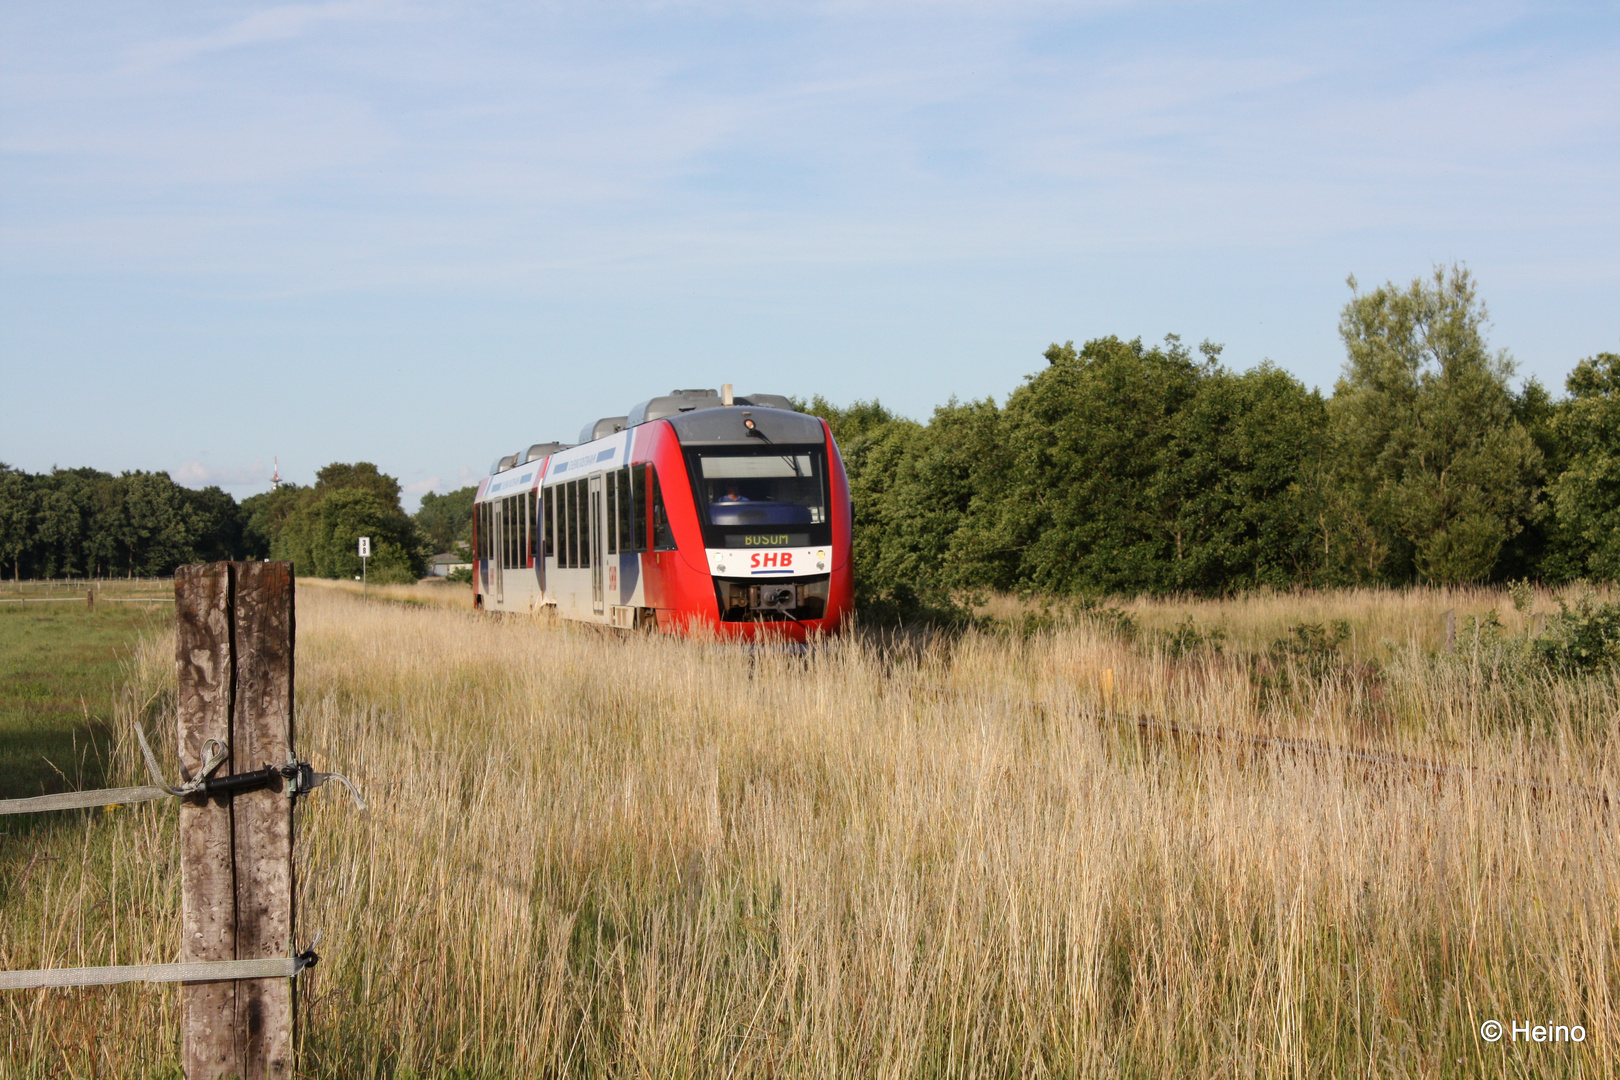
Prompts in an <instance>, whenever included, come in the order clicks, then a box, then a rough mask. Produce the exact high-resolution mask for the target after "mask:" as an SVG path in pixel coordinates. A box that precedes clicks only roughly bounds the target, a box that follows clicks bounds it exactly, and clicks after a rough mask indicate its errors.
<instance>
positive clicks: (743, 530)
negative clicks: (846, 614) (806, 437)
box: [691, 446, 832, 548]
mask: <svg viewBox="0 0 1620 1080" xmlns="http://www.w3.org/2000/svg"><path fill="white" fill-rule="evenodd" d="M691 465H692V483H693V486H694V488H695V489H696V491H695V494H696V495H697V503H698V513H699V514H700V515H702V517H703V532H704V537H705V541H706V542H707V544H708V546H710V547H773V548H783V547H811V546H813V545H817V544H826V543H829V542H830V541H831V539H832V529H831V526H830V525H829V524H828V518H827V453H826V450H825V449H824V448H822V447H819V446H818V447H802V446H775V447H769V448H764V447H762V448H761V449H760V450H754V449H753V448H749V449H748V450H746V451H739V450H731V449H727V450H705V451H696V452H693V454H692V456H691Z"/></svg>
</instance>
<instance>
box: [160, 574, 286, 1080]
mask: <svg viewBox="0 0 1620 1080" xmlns="http://www.w3.org/2000/svg"><path fill="white" fill-rule="evenodd" d="M174 592H175V622H176V644H175V649H176V668H177V672H178V676H179V695H178V702H177V704H178V709H179V736H180V740H179V748H180V761H181V766H182V769H183V770H186V771H185V775H186V776H188V777H189V776H190V775H191V771H192V770H195V769H196V768H198V766H199V765H200V763H201V762H202V760H203V758H204V756H205V755H204V752H203V744H204V742H206V741H207V740H208V739H217V740H219V741H220V742H221V743H223V744H224V745H225V746H226V747H228V748H229V751H230V754H229V756H228V757H227V758H226V760H225V763H224V764H223V765H221V766H220V767H219V770H218V771H217V772H216V773H215V775H216V776H228V775H231V774H232V773H237V772H253V771H256V770H258V769H262V768H263V767H264V766H265V765H271V764H280V763H282V762H285V761H287V760H288V758H289V757H290V756H291V755H290V750H291V747H292V739H293V693H292V692H293V641H294V620H293V574H292V565H291V564H290V563H284V562H283V563H252V562H240V563H210V564H207V565H200V566H183V567H181V568H180V569H178V570H176V571H175V577H174ZM180 844H181V863H180V891H181V925H182V942H181V949H180V959H181V960H182V961H189V960H257V959H266V958H271V957H281V956H289V955H291V952H292V943H293V935H294V930H295V927H294V922H293V876H292V800H291V799H289V798H287V796H286V794H285V793H284V792H283V791H282V790H281V789H280V787H279V785H278V787H276V788H273V789H261V790H258V791H247V792H241V793H238V794H236V795H234V796H231V795H226V796H216V797H212V798H208V799H206V800H204V799H185V800H182V801H181V804H180ZM180 1023H181V1030H182V1039H181V1041H182V1046H183V1048H182V1055H183V1058H184V1064H185V1074H186V1077H187V1080H217V1078H223V1077H233V1076H239V1077H241V1078H243V1080H261V1078H282V1077H287V1076H290V1075H291V1072H292V1051H293V996H292V982H291V981H290V980H288V979H243V980H236V981H222V982H206V983H187V984H184V985H183V986H182V987H181V991H180Z"/></svg>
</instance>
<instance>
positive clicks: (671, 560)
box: [473, 386, 854, 641]
mask: <svg viewBox="0 0 1620 1080" xmlns="http://www.w3.org/2000/svg"><path fill="white" fill-rule="evenodd" d="M850 528H851V514H850V502H849V483H848V480H847V479H846V478H845V476H844V463H843V460H842V459H841V458H840V457H839V455H838V447H837V446H836V445H835V444H834V442H833V437H832V431H831V430H830V429H829V428H828V427H827V422H826V421H825V420H821V419H819V418H817V417H814V416H807V415H805V414H804V413H800V412H796V411H794V409H793V406H792V403H791V402H789V401H788V399H787V398H784V397H779V396H777V395H775V394H754V395H751V396H748V397H735V396H733V395H732V393H731V387H729V386H727V387H724V388H723V391H722V392H721V393H719V394H716V393H715V392H714V391H713V390H677V391H674V392H673V393H671V394H669V395H667V396H665V397H657V398H653V399H651V400H650V401H644V402H642V403H641V404H639V405H637V406H636V407H635V408H634V409H632V410H630V413H629V415H628V416H610V417H606V418H604V419H601V420H598V421H596V423H594V424H592V425H589V426H587V427H586V429H585V430H584V431H582V432H581V433H580V441H579V444H578V445H576V446H564V445H562V444H560V443H541V444H538V445H536V446H531V447H530V448H529V449H528V451H527V452H526V453H520V454H513V455H511V456H510V457H504V458H501V459H500V460H499V461H497V462H496V463H495V465H494V466H493V467H492V468H491V469H490V476H489V478H488V479H486V480H484V481H483V482H482V483H481V484H479V486H478V497H477V500H476V502H475V505H474V507H473V550H474V557H475V563H474V571H473V588H474V590H475V603H476V604H477V606H478V607H480V608H482V609H484V610H487V611H520V612H537V611H542V610H547V609H549V610H551V611H553V612H555V613H556V614H557V615H559V616H561V617H562V618H565V619H577V620H579V621H581V622H592V623H600V624H602V625H607V626H616V627H622V628H625V629H632V628H640V627H648V628H651V627H656V628H658V629H661V630H664V631H667V632H677V633H689V632H692V631H697V632H706V633H712V634H715V635H716V636H719V637H729V638H743V639H753V638H756V637H759V636H762V635H765V634H768V635H771V636H774V637H777V638H786V639H788V640H794V641H803V640H804V639H805V638H806V637H808V636H811V635H813V634H816V633H818V632H833V631H836V630H838V629H839V628H840V627H841V626H842V625H843V623H844V621H845V619H846V618H847V617H848V616H849V614H850V612H851V610H852V607H853V594H854V573H853V567H852V566H851V563H850Z"/></svg>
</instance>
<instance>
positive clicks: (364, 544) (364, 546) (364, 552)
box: [360, 536, 371, 590]
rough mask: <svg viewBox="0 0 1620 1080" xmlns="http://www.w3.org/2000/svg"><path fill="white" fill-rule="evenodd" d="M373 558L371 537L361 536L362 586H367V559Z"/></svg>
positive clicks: (362, 587)
mask: <svg viewBox="0 0 1620 1080" xmlns="http://www.w3.org/2000/svg"><path fill="white" fill-rule="evenodd" d="M369 558H371V537H369V536H362V537H361V538H360V588H361V589H362V590H364V589H365V587H366V560H367V559H369Z"/></svg>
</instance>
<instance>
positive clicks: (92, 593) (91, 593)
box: [84, 589, 96, 611]
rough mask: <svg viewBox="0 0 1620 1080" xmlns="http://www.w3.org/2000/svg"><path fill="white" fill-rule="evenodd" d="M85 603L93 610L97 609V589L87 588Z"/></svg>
mask: <svg viewBox="0 0 1620 1080" xmlns="http://www.w3.org/2000/svg"><path fill="white" fill-rule="evenodd" d="M84 604H85V606H86V607H88V608H89V609H90V610H91V611H94V610H96V590H94V589H86V590H85V593H84Z"/></svg>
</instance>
